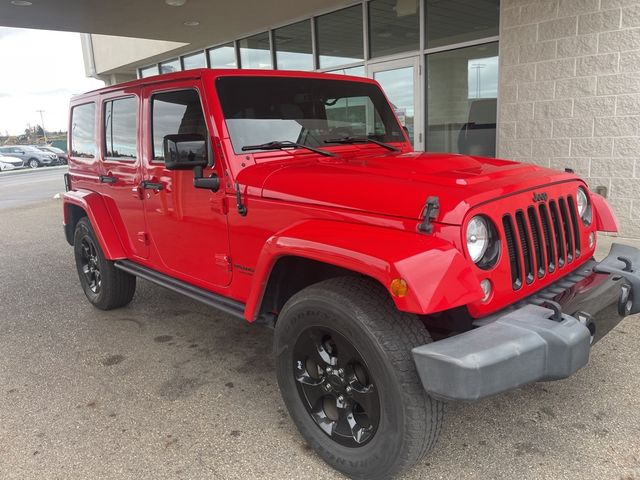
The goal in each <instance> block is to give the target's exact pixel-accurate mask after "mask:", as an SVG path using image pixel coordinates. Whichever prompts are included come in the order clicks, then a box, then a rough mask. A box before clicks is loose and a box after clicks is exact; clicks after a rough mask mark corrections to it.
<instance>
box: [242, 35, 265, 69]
mask: <svg viewBox="0 0 640 480" xmlns="http://www.w3.org/2000/svg"><path fill="white" fill-rule="evenodd" d="M238 45H239V47H240V66H241V67H242V68H260V69H269V68H273V67H272V65H271V46H270V43H269V33H268V32H264V33H259V34H258V35H254V36H252V37H247V38H243V39H242V40H240V41H239V42H238Z"/></svg>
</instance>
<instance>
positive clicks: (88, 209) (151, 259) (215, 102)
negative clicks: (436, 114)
mask: <svg viewBox="0 0 640 480" xmlns="http://www.w3.org/2000/svg"><path fill="white" fill-rule="evenodd" d="M70 123H71V124H70V128H69V132H70V136H69V151H70V152H72V153H71V155H70V157H69V173H68V175H67V177H66V189H67V192H66V194H65V195H64V229H65V233H66V237H67V240H68V242H69V244H71V245H73V246H74V251H75V259H76V264H77V269H78V275H79V277H80V283H81V285H82V288H83V290H84V292H85V293H86V296H87V298H88V299H89V301H90V302H91V303H92V304H93V305H95V306H96V307H97V308H100V309H103V310H109V309H113V308H117V307H122V306H124V305H126V304H127V303H129V302H130V301H131V299H132V297H133V295H134V291H135V288H136V277H140V278H143V279H146V280H149V281H151V282H154V283H156V284H158V285H161V286H163V287H166V288H168V289H170V290H173V291H176V292H180V293H182V294H184V295H186V296H188V297H191V298H193V299H196V300H199V301H201V302H204V303H206V304H208V305H211V306H214V307H217V308H219V309H220V310H222V311H224V312H226V313H228V314H230V315H232V316H236V317H238V318H243V319H245V320H246V321H248V322H262V323H266V324H268V325H271V326H274V327H275V334H274V351H275V355H276V359H277V360H276V365H277V377H278V382H279V386H280V390H281V392H282V396H283V397H284V401H285V403H286V405H287V408H288V409H289V413H290V415H291V417H292V419H293V421H294V422H295V423H296V425H297V427H298V428H299V430H300V433H301V434H302V436H303V437H304V438H305V440H306V441H307V442H308V443H309V445H311V446H312V447H313V448H314V449H315V451H316V452H317V453H318V455H320V456H321V457H322V458H323V459H324V460H326V461H327V462H328V463H329V464H331V465H332V466H333V467H335V468H337V469H338V470H340V471H342V472H344V473H346V474H347V475H350V476H352V477H355V478H366V479H381V478H388V477H390V476H393V475H394V474H396V473H398V472H400V471H401V470H403V469H405V468H407V467H409V466H410V465H412V464H413V463H415V462H416V461H417V460H418V459H420V458H421V457H422V456H423V455H424V454H425V453H426V452H427V451H429V449H430V448H431V447H433V445H434V443H435V441H436V438H437V437H438V434H439V432H440V430H441V428H442V422H443V414H444V402H445V401H448V400H474V399H479V398H483V397H486V396H488V395H494V394H497V393H500V392H504V391H506V390H509V389H514V388H517V387H520V386H522V385H525V384H527V383H530V382H536V381H547V380H556V379H560V378H566V377H568V376H570V375H572V374H573V373H575V372H576V371H577V370H578V369H580V368H582V367H583V366H585V365H586V364H587V361H588V359H589V351H590V349H591V345H592V344H593V342H595V341H596V340H598V339H599V338H600V337H602V336H603V335H605V334H606V333H607V332H608V331H609V330H610V329H611V328H612V327H614V326H615V325H616V324H617V323H618V322H619V321H620V318H621V317H624V316H627V315H629V314H632V313H637V312H638V311H640V301H634V295H640V293H638V292H640V274H639V273H638V271H637V270H636V268H637V266H638V265H640V251H639V250H636V249H634V248H631V247H628V246H624V245H618V244H614V246H613V247H612V250H611V252H610V254H609V255H608V256H607V258H606V259H605V260H604V261H602V262H599V263H598V262H596V261H595V260H594V259H593V252H594V249H595V244H596V232H597V231H608V232H614V231H616V230H617V222H616V219H615V217H614V215H613V213H612V211H611V209H610V207H609V206H608V205H607V203H606V202H605V200H604V199H603V198H602V197H600V196H598V195H595V194H593V193H590V192H589V190H588V188H587V185H586V184H585V183H584V182H583V181H582V180H580V179H579V178H577V177H576V176H575V175H573V174H572V173H571V172H570V171H568V172H557V171H553V170H549V169H546V168H541V167H538V166H534V165H522V164H519V163H516V162H512V161H507V160H497V159H493V158H477V157H469V156H462V155H452V154H426V153H421V152H414V151H412V148H411V145H410V143H409V140H408V137H407V135H406V133H405V131H404V130H403V127H402V126H401V125H400V123H399V122H398V119H397V118H396V116H395V115H394V113H393V110H392V108H391V107H390V104H389V102H388V100H387V99H386V98H385V96H384V94H383V92H382V90H381V89H380V87H379V86H378V84H376V83H375V82H374V81H372V80H367V79H363V78H356V77H347V76H338V75H327V74H317V73H300V72H283V71H270V72H265V71H252V70H191V71H187V72H180V73H174V74H169V75H163V76H157V77H151V78H145V79H141V80H137V81H134V82H130V83H126V84H122V85H116V86H112V87H107V88H104V89H102V90H98V91H95V92H90V93H87V94H85V95H81V96H79V97H76V98H74V99H73V100H72V104H71V121H70Z"/></svg>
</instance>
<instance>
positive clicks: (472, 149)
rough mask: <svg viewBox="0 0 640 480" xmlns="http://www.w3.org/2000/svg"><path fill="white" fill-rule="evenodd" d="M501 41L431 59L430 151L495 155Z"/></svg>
mask: <svg viewBox="0 0 640 480" xmlns="http://www.w3.org/2000/svg"><path fill="white" fill-rule="evenodd" d="M497 97H498V43H497V42H496V43H490V44H486V45H478V46H475V47H468V48H460V49H457V50H450V51H446V52H440V53H433V54H431V55H427V150H429V151H436V152H453V153H463V154H468V155H481V156H487V157H493V156H495V151H496V99H497Z"/></svg>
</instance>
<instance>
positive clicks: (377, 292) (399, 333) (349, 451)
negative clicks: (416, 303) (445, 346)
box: [275, 277, 444, 480]
mask: <svg viewBox="0 0 640 480" xmlns="http://www.w3.org/2000/svg"><path fill="white" fill-rule="evenodd" d="M429 342H431V338H430V336H429V333H428V332H427V330H426V329H425V328H424V326H423V325H422V324H421V323H420V321H419V320H418V319H417V318H416V317H415V316H412V315H408V314H405V313H402V312H399V311H398V310H397V309H396V308H395V305H394V304H393V302H392V301H391V299H390V298H389V295H388V294H387V292H386V291H385V290H384V289H383V288H382V287H381V286H380V285H378V284H377V283H375V282H372V281H369V280H367V279H362V278H350V277H344V278H336V279H331V280H327V281H325V282H321V283H319V284H316V285H313V286H311V287H308V288H306V289H304V290H302V291H301V292H299V293H298V294H296V295H294V296H293V297H292V298H291V299H290V300H289V301H288V302H287V304H286V305H285V306H284V308H283V310H282V312H281V314H280V316H279V318H278V322H277V324H276V332H275V352H276V356H277V358H276V362H277V367H276V368H277V375H278V384H279V386H280V390H281V392H282V396H283V399H284V401H285V404H286V405H287V408H288V410H289V413H290V414H291V417H292V419H293V421H294V422H295V424H296V426H297V427H298V429H299V430H300V433H301V434H302V436H303V437H304V438H305V440H306V441H307V442H308V444H309V445H310V446H311V447H312V448H313V449H314V450H315V451H316V452H317V453H318V455H320V456H321V457H322V458H323V459H324V460H325V461H326V462H327V463H329V464H330V465H331V466H333V467H334V468H336V469H337V470H340V471H341V472H343V473H345V474H346V475H349V476H350V477H352V478H363V479H365V478H366V479H372V480H374V479H383V478H389V477H391V476H393V475H396V474H397V473H399V472H401V471H402V470H404V469H406V468H409V467H410V466H411V465H413V464H414V463H415V462H417V461H418V460H419V459H420V458H421V457H422V456H424V455H425V454H426V453H427V452H428V451H429V450H430V449H431V448H432V447H433V445H434V444H435V442H436V439H437V437H438V434H439V432H440V429H441V425H442V422H443V415H444V404H443V403H442V402H439V401H437V400H434V399H432V398H431V397H429V396H428V395H427V394H426V392H425V391H424V389H423V388H422V384H421V382H420V380H419V378H418V375H417V372H416V370H415V365H414V363H413V358H412V356H411V349H412V348H413V347H416V346H418V345H423V344H425V343H429Z"/></svg>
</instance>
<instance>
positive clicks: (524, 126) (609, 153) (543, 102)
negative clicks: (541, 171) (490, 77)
mask: <svg viewBox="0 0 640 480" xmlns="http://www.w3.org/2000/svg"><path fill="white" fill-rule="evenodd" d="M500 10H501V12H500V13H501V27H500V28H501V33H500V35H501V36H500V62H501V67H500V99H499V102H500V103H499V113H498V122H499V125H498V156H500V157H503V158H512V159H515V160H519V161H526V162H534V163H538V164H541V165H544V166H550V167H552V168H558V169H564V168H565V167H569V168H573V169H574V170H575V171H576V173H578V174H579V175H580V176H582V177H583V178H584V179H585V180H587V181H588V183H589V185H590V186H591V188H592V189H595V188H596V187H598V186H604V187H606V188H607V192H608V193H607V197H608V199H609V201H610V202H611V204H612V205H613V207H614V209H615V211H616V214H617V215H618V218H619V219H620V223H621V225H622V232H621V234H622V235H624V236H629V237H634V238H640V136H639V135H640V0H552V1H547V0H502V2H501V7H500Z"/></svg>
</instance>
